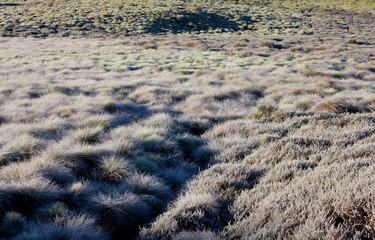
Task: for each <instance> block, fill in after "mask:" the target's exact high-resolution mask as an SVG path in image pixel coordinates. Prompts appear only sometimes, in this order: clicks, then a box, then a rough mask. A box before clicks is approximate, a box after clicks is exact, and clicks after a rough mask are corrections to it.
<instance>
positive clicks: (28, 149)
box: [0, 135, 44, 165]
mask: <svg viewBox="0 0 375 240" xmlns="http://www.w3.org/2000/svg"><path fill="white" fill-rule="evenodd" d="M43 145H44V144H43V142H41V141H40V140H38V139H36V138H33V137H31V136H29V135H22V136H20V137H18V138H16V139H15V140H13V141H12V142H10V143H8V144H7V145H5V146H4V147H3V148H2V150H1V154H0V165H4V164H7V163H9V162H15V161H22V160H24V159H27V158H30V157H31V156H32V155H34V154H36V153H37V152H38V151H39V150H40V149H42V148H43Z"/></svg>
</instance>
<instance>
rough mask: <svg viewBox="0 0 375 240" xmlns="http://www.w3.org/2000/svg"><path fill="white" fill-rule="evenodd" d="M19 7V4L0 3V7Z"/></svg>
mask: <svg viewBox="0 0 375 240" xmlns="http://www.w3.org/2000/svg"><path fill="white" fill-rule="evenodd" d="M21 5H22V4H21V3H0V7H15V6H21Z"/></svg>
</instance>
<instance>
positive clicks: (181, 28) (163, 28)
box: [146, 11, 239, 34]
mask: <svg viewBox="0 0 375 240" xmlns="http://www.w3.org/2000/svg"><path fill="white" fill-rule="evenodd" d="M215 29H226V30H229V31H238V30H239V26H238V24H237V23H235V22H233V21H231V20H230V19H228V18H225V17H223V16H220V15H218V14H215V13H208V12H199V13H192V12H187V11H181V12H179V13H178V14H176V15H173V16H171V17H170V18H167V19H166V18H161V19H157V20H156V21H155V22H154V23H153V24H152V25H151V26H150V27H149V28H148V29H146V32H148V33H153V34H158V33H161V32H172V33H182V32H192V31H207V30H215Z"/></svg>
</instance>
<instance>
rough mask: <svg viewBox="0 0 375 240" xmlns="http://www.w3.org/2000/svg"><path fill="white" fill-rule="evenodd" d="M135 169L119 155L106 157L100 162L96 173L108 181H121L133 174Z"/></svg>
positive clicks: (114, 182)
mask: <svg viewBox="0 0 375 240" xmlns="http://www.w3.org/2000/svg"><path fill="white" fill-rule="evenodd" d="M132 172H133V170H132V167H131V166H130V164H129V163H128V162H127V161H125V160H124V159H123V158H121V157H119V156H110V157H104V158H103V159H102V161H101V163H100V164H99V166H98V168H97V170H96V175H97V176H98V178H99V179H100V180H102V181H105V182H108V183H113V184H116V183H120V182H121V181H122V180H123V179H125V178H127V177H129V176H131V174H132Z"/></svg>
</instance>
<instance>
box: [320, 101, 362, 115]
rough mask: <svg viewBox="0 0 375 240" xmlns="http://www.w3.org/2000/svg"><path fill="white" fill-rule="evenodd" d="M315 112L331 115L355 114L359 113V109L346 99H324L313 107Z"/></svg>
mask: <svg viewBox="0 0 375 240" xmlns="http://www.w3.org/2000/svg"><path fill="white" fill-rule="evenodd" d="M314 110H315V111H327V112H333V113H345V112H350V113H355V112H360V111H361V109H360V108H359V107H357V106H355V105H353V104H352V103H350V102H349V101H348V100H347V99H344V98H333V99H326V100H323V101H322V102H320V103H318V104H317V105H315V106H314Z"/></svg>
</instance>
